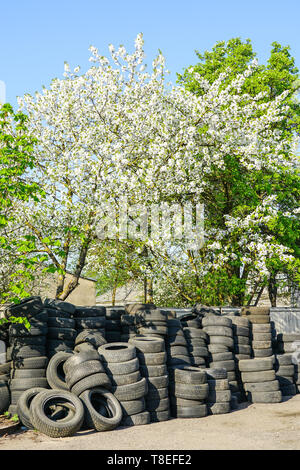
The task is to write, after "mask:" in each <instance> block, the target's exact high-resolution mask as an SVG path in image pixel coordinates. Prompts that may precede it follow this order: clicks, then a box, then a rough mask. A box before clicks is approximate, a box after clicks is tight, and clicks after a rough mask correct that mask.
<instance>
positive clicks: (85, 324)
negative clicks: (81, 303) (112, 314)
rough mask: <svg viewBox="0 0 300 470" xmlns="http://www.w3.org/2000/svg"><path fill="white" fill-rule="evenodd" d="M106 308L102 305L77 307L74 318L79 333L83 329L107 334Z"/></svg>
mask: <svg viewBox="0 0 300 470" xmlns="http://www.w3.org/2000/svg"><path fill="white" fill-rule="evenodd" d="M105 315H106V309H105V307H102V306H94V307H75V311H74V313H73V318H74V320H75V328H76V330H77V334H79V333H81V332H82V331H85V330H89V332H98V333H101V334H102V335H103V336H105V330H106V316H105Z"/></svg>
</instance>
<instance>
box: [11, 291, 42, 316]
mask: <svg viewBox="0 0 300 470" xmlns="http://www.w3.org/2000/svg"><path fill="white" fill-rule="evenodd" d="M42 309H43V302H42V299H41V297H40V296H32V297H26V298H25V299H22V300H21V302H20V303H19V304H11V305H8V306H7V307H6V308H5V310H4V316H5V318H7V319H9V318H10V317H26V318H32V317H34V316H35V315H36V314H37V313H39V312H40V311H41V310H42Z"/></svg>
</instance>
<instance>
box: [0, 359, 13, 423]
mask: <svg viewBox="0 0 300 470" xmlns="http://www.w3.org/2000/svg"><path fill="white" fill-rule="evenodd" d="M1 365H2V364H1ZM1 365H0V374H1V375H3V374H2V372H3V371H2V370H1ZM9 406H10V390H9V386H8V380H2V379H0V414H1V415H2V414H3V413H4V412H5V411H7V410H8V409H9ZM13 414H14V413H13Z"/></svg>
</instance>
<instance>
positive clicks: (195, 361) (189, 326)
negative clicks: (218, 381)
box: [180, 314, 208, 368]
mask: <svg viewBox="0 0 300 470" xmlns="http://www.w3.org/2000/svg"><path fill="white" fill-rule="evenodd" d="M180 322H181V324H182V327H183V333H184V336H185V339H186V342H187V348H188V354H189V357H190V360H191V365H193V366H198V367H202V368H206V367H207V366H208V349H207V341H208V336H207V334H206V333H205V331H204V330H202V329H201V326H202V325H201V319H200V318H199V317H198V316H195V314H190V315H184V316H182V317H181V318H180Z"/></svg>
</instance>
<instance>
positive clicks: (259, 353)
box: [252, 348, 273, 358]
mask: <svg viewBox="0 0 300 470" xmlns="http://www.w3.org/2000/svg"><path fill="white" fill-rule="evenodd" d="M252 351H253V356H254V357H255V358H258V357H270V356H273V349H272V348H266V349H252Z"/></svg>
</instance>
